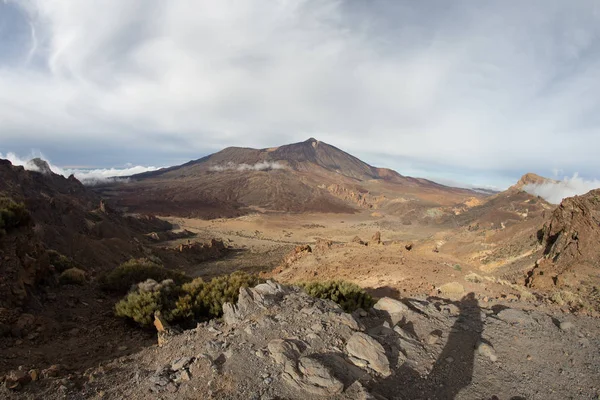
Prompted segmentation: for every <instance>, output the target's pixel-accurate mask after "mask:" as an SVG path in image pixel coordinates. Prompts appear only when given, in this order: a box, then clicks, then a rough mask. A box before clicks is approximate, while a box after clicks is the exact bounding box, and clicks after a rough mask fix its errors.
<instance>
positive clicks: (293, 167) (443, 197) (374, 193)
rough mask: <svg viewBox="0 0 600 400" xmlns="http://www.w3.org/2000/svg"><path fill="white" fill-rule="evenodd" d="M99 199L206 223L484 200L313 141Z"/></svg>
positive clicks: (184, 171)
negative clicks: (257, 213)
mask: <svg viewBox="0 0 600 400" xmlns="http://www.w3.org/2000/svg"><path fill="white" fill-rule="evenodd" d="M140 193H143V196H141V195H140ZM104 194H105V195H111V194H112V195H115V194H116V201H117V202H118V203H119V204H120V205H121V206H123V207H126V208H127V209H128V210H130V211H144V212H161V213H165V212H168V213H173V214H178V215H184V216H187V215H196V216H203V217H209V218H210V217H224V216H233V215H239V214H243V213H246V212H248V211H243V210H249V209H254V210H256V209H259V210H263V211H288V212H355V211H357V210H359V209H364V208H367V209H369V208H381V207H385V206H386V204H392V203H393V206H394V207H395V208H394V209H395V210H397V211H398V210H401V211H402V212H403V213H404V212H406V210H407V209H409V208H410V206H407V202H408V203H410V200H419V201H422V200H426V202H421V203H419V206H420V207H435V206H440V205H444V206H446V205H451V204H454V203H455V202H461V201H463V200H465V199H466V198H470V197H481V196H482V195H481V194H480V193H476V192H474V191H470V190H466V189H457V188H451V187H447V186H443V185H440V184H437V183H435V182H432V181H429V180H426V179H419V178H411V177H406V176H402V175H400V174H399V173H397V172H396V171H393V170H390V169H386V168H377V167H374V166H371V165H369V164H367V163H365V162H364V161H361V160H360V159H358V158H357V157H354V156H353V155H351V154H348V153H346V152H345V151H343V150H340V149H339V148H337V147H335V146H332V145H330V144H327V143H325V142H321V141H319V140H317V139H314V138H310V139H308V140H306V141H303V142H299V143H292V144H286V145H282V146H278V147H270V148H264V149H252V148H247V147H228V148H226V149H223V150H221V151H219V152H217V153H214V154H211V155H208V156H206V157H203V158H200V159H198V160H193V161H190V162H188V163H185V164H183V165H179V166H174V167H170V168H164V169H161V170H158V171H152V172H146V173H143V174H139V175H134V176H132V177H130V182H129V183H126V184H121V185H117V186H116V187H111V188H109V190H107V191H105V193H104Z"/></svg>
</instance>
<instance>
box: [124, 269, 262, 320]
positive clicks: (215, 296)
mask: <svg viewBox="0 0 600 400" xmlns="http://www.w3.org/2000/svg"><path fill="white" fill-rule="evenodd" d="M260 282H261V280H260V279H259V278H258V277H256V276H254V275H248V274H246V273H244V272H239V271H238V272H234V273H233V274H231V275H226V276H220V277H217V278H213V279H212V280H210V281H208V282H205V281H204V280H202V279H201V278H196V279H194V280H193V281H191V282H188V283H185V284H183V286H180V285H178V284H177V282H174V281H173V280H165V281H162V282H161V283H157V282H156V281H155V280H152V279H149V280H147V281H145V282H142V283H139V284H137V285H135V286H134V288H133V290H132V291H131V292H130V293H129V294H128V295H127V296H126V297H125V298H124V299H123V300H121V301H120V302H119V303H117V305H116V315H117V316H120V317H126V318H131V319H133V320H134V321H135V322H137V323H139V324H140V325H142V326H150V325H151V324H152V321H153V319H154V313H155V312H156V311H160V313H161V316H162V317H163V318H164V319H165V320H166V321H167V322H178V323H181V324H183V325H191V323H192V322H194V321H203V320H207V319H211V318H217V317H220V316H221V315H223V304H224V303H226V302H230V303H236V302H237V300H238V294H239V291H240V288H241V287H250V286H255V285H257V284H258V283H260Z"/></svg>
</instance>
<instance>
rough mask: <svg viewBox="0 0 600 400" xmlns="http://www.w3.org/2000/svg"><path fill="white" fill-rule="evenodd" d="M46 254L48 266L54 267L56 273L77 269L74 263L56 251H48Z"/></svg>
mask: <svg viewBox="0 0 600 400" xmlns="http://www.w3.org/2000/svg"><path fill="white" fill-rule="evenodd" d="M46 253H47V254H48V260H49V262H50V264H51V265H53V266H54V270H55V271H56V272H63V271H66V270H68V269H71V268H77V264H76V263H75V261H73V260H72V259H70V258H69V257H67V256H64V255H62V254H60V253H59V252H58V251H55V250H48V251H47V252H46Z"/></svg>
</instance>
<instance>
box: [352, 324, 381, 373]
mask: <svg viewBox="0 0 600 400" xmlns="http://www.w3.org/2000/svg"><path fill="white" fill-rule="evenodd" d="M346 351H347V352H348V354H349V355H350V361H352V363H353V364H354V365H356V366H358V367H368V368H370V369H372V370H373V371H375V372H378V373H379V374H381V375H383V376H389V375H390V374H391V371H390V362H389V360H388V358H387V357H386V355H385V350H384V348H383V346H382V345H381V344H379V342H377V341H376V340H375V339H373V338H372V337H370V336H369V335H366V334H364V333H361V332H356V333H354V334H353V335H352V337H351V338H350V339H349V340H348V343H347V344H346Z"/></svg>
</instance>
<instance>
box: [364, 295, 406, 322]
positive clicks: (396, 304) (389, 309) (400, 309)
mask: <svg viewBox="0 0 600 400" xmlns="http://www.w3.org/2000/svg"><path fill="white" fill-rule="evenodd" d="M373 308H374V309H376V310H379V311H382V312H384V313H386V314H387V315H388V316H389V317H390V319H391V320H392V323H393V324H396V323H398V321H400V320H401V319H402V316H403V315H406V313H407V312H409V311H410V310H409V308H408V306H407V305H406V304H404V303H402V302H401V301H398V300H394V299H392V298H389V297H383V298H381V299H380V300H379V301H378V302H377V303H375V305H374V306H373Z"/></svg>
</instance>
